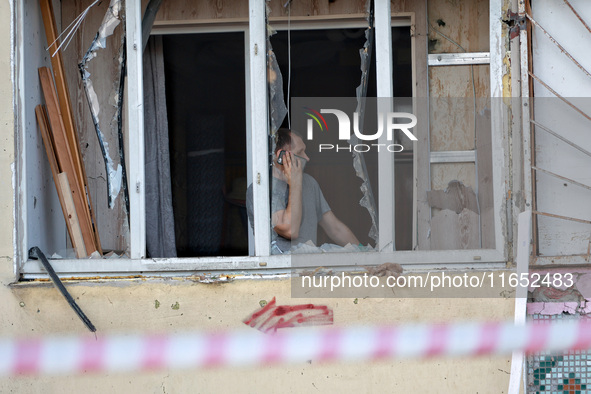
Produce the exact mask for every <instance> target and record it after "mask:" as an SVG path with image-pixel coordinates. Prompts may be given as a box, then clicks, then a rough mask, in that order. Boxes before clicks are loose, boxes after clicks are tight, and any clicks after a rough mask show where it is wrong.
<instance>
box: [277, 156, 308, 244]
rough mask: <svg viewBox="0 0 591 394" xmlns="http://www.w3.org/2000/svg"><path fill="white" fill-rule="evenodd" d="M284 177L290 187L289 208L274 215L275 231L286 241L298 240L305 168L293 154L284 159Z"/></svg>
mask: <svg viewBox="0 0 591 394" xmlns="http://www.w3.org/2000/svg"><path fill="white" fill-rule="evenodd" d="M283 159H284V160H283V175H284V176H285V178H286V180H287V184H288V185H289V197H288V198H289V199H288V202H287V207H285V209H284V210H282V211H277V212H275V213H274V214H273V216H272V218H271V220H272V224H273V229H274V230H275V232H276V233H277V234H279V235H280V236H282V237H283V238H286V239H296V238H297V237H298V235H299V232H300V226H301V224H302V179H303V173H304V166H303V165H302V163H301V162H300V159H298V158H297V157H295V156H294V155H293V154H292V153H291V152H285V156H284V157H283Z"/></svg>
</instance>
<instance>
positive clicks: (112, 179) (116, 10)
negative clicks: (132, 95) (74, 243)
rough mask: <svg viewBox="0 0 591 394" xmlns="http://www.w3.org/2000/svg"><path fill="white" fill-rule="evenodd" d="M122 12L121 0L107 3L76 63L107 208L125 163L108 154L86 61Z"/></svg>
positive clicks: (102, 45) (103, 45)
mask: <svg viewBox="0 0 591 394" xmlns="http://www.w3.org/2000/svg"><path fill="white" fill-rule="evenodd" d="M122 12H123V4H122V1H121V0H111V3H110V4H109V8H108V10H107V13H106V14H105V17H104V18H103V22H102V24H101V26H100V27H99V31H98V32H97V34H96V36H95V38H94V40H93V41H92V44H91V45H90V48H88V51H87V52H86V54H85V55H84V57H83V58H82V61H81V62H80V64H79V65H78V69H79V71H80V75H81V77H82V83H83V86H84V91H85V93H86V98H87V100H88V105H89V107H90V113H91V115H92V121H93V123H94V127H95V129H96V134H97V138H98V141H99V145H100V148H101V152H102V155H103V158H104V160H105V170H106V173H107V178H106V179H107V199H108V203H109V208H113V207H114V205H115V199H116V198H117V196H118V195H119V191H120V190H121V186H122V185H121V183H122V182H123V181H125V180H124V179H123V167H122V166H124V165H125V163H124V162H121V163H119V164H117V166H116V167H115V164H114V162H113V159H112V158H111V156H110V154H109V144H108V143H107V141H106V140H105V137H104V134H103V132H102V131H101V129H100V124H99V112H100V106H99V99H98V96H97V94H96V91H95V90H94V86H93V83H92V80H91V79H90V72H89V71H88V63H89V62H90V61H91V60H92V59H94V58H95V57H96V56H97V54H96V52H97V51H98V50H99V49H101V48H106V46H107V37H109V36H110V35H112V34H113V32H114V30H115V28H116V27H117V26H118V25H119V24H120V23H121V19H122V17H123V16H122ZM117 104H118V106H121V105H123V103H121V102H120V103H117Z"/></svg>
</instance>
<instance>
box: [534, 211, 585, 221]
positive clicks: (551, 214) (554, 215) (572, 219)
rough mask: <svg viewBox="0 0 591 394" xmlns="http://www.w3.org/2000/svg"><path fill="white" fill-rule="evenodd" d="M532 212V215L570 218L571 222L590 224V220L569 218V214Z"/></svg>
mask: <svg viewBox="0 0 591 394" xmlns="http://www.w3.org/2000/svg"><path fill="white" fill-rule="evenodd" d="M532 213H533V214H534V215H542V216H548V217H551V218H555V219H563V220H570V221H571V222H578V223H584V224H591V220H585V219H577V218H571V217H570V216H562V215H556V214H553V213H548V212H540V211H532Z"/></svg>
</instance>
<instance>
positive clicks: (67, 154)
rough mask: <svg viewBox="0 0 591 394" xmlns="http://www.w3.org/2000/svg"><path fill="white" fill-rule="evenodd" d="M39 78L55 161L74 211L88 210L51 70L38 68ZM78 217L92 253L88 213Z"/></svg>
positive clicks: (87, 245) (93, 239) (92, 235)
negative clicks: (64, 174)
mask: <svg viewBox="0 0 591 394" xmlns="http://www.w3.org/2000/svg"><path fill="white" fill-rule="evenodd" d="M39 79H40V80H41V87H42V90H43V95H44V97H45V102H46V105H47V112H48V115H49V123H50V125H51V131H52V135H53V141H54V143H55V144H54V148H55V151H56V158H57V163H58V165H59V168H60V171H61V172H66V173H67V174H68V181H69V183H70V186H71V192H72V195H73V199H74V205H75V207H76V211H77V212H84V211H85V210H88V204H87V201H86V198H85V195H84V194H83V193H82V192H81V190H82V188H81V187H80V184H79V182H78V178H77V177H76V176H75V175H74V174H75V165H74V161H73V159H72V152H71V150H70V146H69V143H68V141H67V138H66V135H65V134H66V133H65V130H64V125H63V121H62V115H61V113H60V109H59V106H58V103H57V100H58V99H57V95H56V92H55V88H54V85H53V79H52V77H51V72H50V71H49V69H48V68H47V67H41V68H40V69H39ZM78 217H79V219H80V227H81V228H82V236H83V239H84V244H85V246H86V251H87V252H88V253H90V254H92V252H94V251H95V250H97V247H96V245H95V237H94V234H93V230H92V225H91V223H90V222H89V221H88V219H87V218H88V217H90V215H89V214H88V215H78Z"/></svg>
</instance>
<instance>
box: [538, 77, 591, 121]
mask: <svg viewBox="0 0 591 394" xmlns="http://www.w3.org/2000/svg"><path fill="white" fill-rule="evenodd" d="M529 75H530V76H531V77H532V78H533V79H535V80H536V81H538V82H539V83H541V84H542V85H543V86H544V87H545V88H546V89H548V90H549V91H550V92H552V94H554V95H555V96H556V97H558V98H559V99H561V100H562V101H564V102H565V103H566V104H568V105H569V106H570V107H571V108H573V109H574V110H575V111H577V112H578V113H580V114H581V115H583V116H584V117H585V118H586V119H588V120H591V116H589V115H587V114H586V113H584V112H583V111H581V110H580V109H579V108H578V107H577V106H576V105H574V104H573V103H571V102H570V101H568V100H567V99H565V98H564V97H562V96H561V95H560V94H558V93H557V92H556V91H555V90H554V89H552V88H551V87H550V86H548V85H546V84H545V83H544V82H543V81H542V80H541V79H540V78H538V77H536V76H535V74H534V73H532V72H530V73H529Z"/></svg>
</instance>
